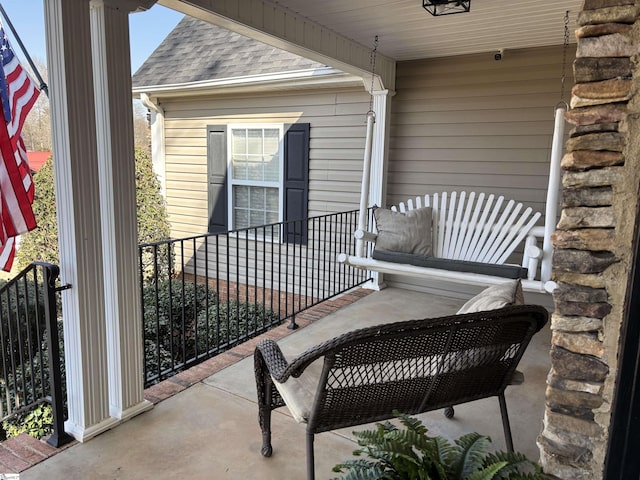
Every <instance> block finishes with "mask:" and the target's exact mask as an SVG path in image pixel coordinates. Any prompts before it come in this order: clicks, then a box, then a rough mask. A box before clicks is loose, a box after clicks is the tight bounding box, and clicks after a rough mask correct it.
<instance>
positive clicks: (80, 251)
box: [44, 0, 114, 441]
mask: <svg viewBox="0 0 640 480" xmlns="http://www.w3.org/2000/svg"><path fill="white" fill-rule="evenodd" d="M44 12H45V26H46V39H47V42H46V43H47V61H48V70H49V84H50V90H49V94H50V101H51V129H52V142H53V165H54V175H55V185H56V207H57V215H58V242H59V248H60V271H61V280H62V282H63V283H69V284H71V288H70V289H68V290H64V291H63V292H62V309H63V315H64V344H65V364H66V377H67V399H68V408H69V419H68V421H67V422H66V424H65V428H66V430H67V432H68V433H70V434H71V435H73V436H74V437H75V438H76V439H77V440H80V441H84V440H86V439H88V438H91V437H92V436H94V435H96V434H98V433H100V432H102V431H103V430H105V429H107V428H110V426H111V425H113V423H114V420H113V419H111V418H110V417H109V397H108V384H107V348H106V344H107V341H106V329H105V321H104V320H105V308H104V304H105V299H104V280H103V278H104V277H103V271H102V229H101V224H100V209H101V207H100V195H99V181H98V157H97V151H96V130H95V104H94V96H93V74H92V68H91V35H90V27H89V2H88V1H87V0H47V1H46V2H44Z"/></svg>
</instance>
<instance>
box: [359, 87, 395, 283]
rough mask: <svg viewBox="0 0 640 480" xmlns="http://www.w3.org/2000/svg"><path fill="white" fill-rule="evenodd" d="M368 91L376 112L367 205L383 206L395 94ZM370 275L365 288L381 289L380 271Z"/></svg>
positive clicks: (383, 91)
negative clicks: (392, 102)
mask: <svg viewBox="0 0 640 480" xmlns="http://www.w3.org/2000/svg"><path fill="white" fill-rule="evenodd" d="M370 93H371V95H372V96H373V111H374V112H375V114H376V121H375V124H374V126H373V146H372V152H371V177H370V182H369V205H368V206H369V207H371V206H373V205H377V206H379V207H384V206H385V202H386V193H387V184H386V182H387V164H388V159H389V131H390V126H391V115H390V110H391V97H393V95H395V92H392V91H391V90H374V91H373V92H370ZM363 193H364V192H363ZM371 276H372V281H371V282H369V283H367V284H366V285H365V287H366V288H370V289H373V290H381V289H383V288H384V287H385V284H384V280H383V278H382V277H383V274H382V273H378V272H371Z"/></svg>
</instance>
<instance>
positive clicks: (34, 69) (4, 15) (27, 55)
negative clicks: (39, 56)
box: [0, 3, 49, 97]
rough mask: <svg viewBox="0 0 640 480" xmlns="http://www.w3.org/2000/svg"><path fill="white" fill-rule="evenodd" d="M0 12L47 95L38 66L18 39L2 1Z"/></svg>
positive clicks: (47, 88)
mask: <svg viewBox="0 0 640 480" xmlns="http://www.w3.org/2000/svg"><path fill="white" fill-rule="evenodd" d="M0 13H1V14H2V16H3V18H4V19H5V21H6V22H7V25H8V26H9V28H10V29H11V33H13V36H14V37H15V38H16V40H17V42H18V45H20V49H21V50H22V53H24V55H25V57H27V62H29V65H30V66H31V70H33V73H34V74H35V76H36V77H37V79H38V81H39V82H40V91H42V92H44V94H45V95H46V96H47V97H48V96H49V87H48V86H47V84H46V83H45V81H44V80H43V79H42V76H41V75H40V72H39V71H38V68H37V67H36V65H35V64H34V63H33V60H31V56H30V55H29V52H28V51H27V49H26V48H25V46H24V44H23V43H22V40H20V35H18V32H16V29H15V28H13V24H12V23H11V20H10V19H9V15H7V12H5V11H4V7H3V6H2V3H0Z"/></svg>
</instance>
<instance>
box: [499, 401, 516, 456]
mask: <svg viewBox="0 0 640 480" xmlns="http://www.w3.org/2000/svg"><path fill="white" fill-rule="evenodd" d="M498 401H499V402H500V415H501V416H502V428H503V429H504V439H505V441H506V442H507V450H508V451H510V452H513V438H511V426H510V425H509V414H508V413H507V401H506V400H505V398H504V392H503V393H501V394H500V395H498Z"/></svg>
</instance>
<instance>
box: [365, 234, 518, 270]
mask: <svg viewBox="0 0 640 480" xmlns="http://www.w3.org/2000/svg"><path fill="white" fill-rule="evenodd" d="M371 257H372V258H374V259H375V260H381V261H383V262H392V263H406V264H409V265H414V266H416V267H426V268H437V269H440V270H449V271H452V272H467V273H479V274H482V275H491V276H494V277H502V278H514V279H515V278H527V269H526V268H524V267H521V266H520V265H510V264H504V263H503V264H493V263H480V262H472V261H469V260H452V259H449V258H438V257H424V256H422V255H415V254H410V253H402V252H395V251H394V252H391V251H387V250H381V249H379V248H378V240H376V248H375V250H374V251H373V254H372V255H371Z"/></svg>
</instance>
